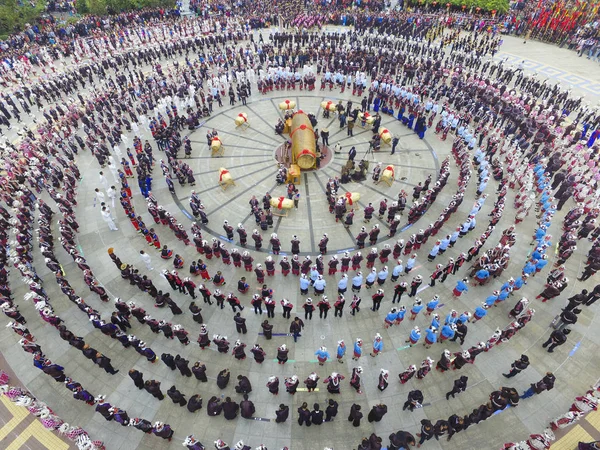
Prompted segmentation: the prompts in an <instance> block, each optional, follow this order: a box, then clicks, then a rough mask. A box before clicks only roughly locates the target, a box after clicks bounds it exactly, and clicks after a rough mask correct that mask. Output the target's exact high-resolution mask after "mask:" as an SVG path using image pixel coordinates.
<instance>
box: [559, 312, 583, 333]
mask: <svg viewBox="0 0 600 450" xmlns="http://www.w3.org/2000/svg"><path fill="white" fill-rule="evenodd" d="M580 313H581V309H579V308H573V309H572V310H569V309H566V308H565V309H563V310H562V312H561V313H560V317H559V320H558V323H557V324H556V329H557V330H563V329H565V328H566V327H568V326H569V325H574V324H576V323H577V319H578V317H577V315H578V314H580Z"/></svg>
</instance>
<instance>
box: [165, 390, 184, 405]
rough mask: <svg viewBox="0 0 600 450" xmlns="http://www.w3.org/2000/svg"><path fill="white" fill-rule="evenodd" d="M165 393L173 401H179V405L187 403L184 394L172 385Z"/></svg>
mask: <svg viewBox="0 0 600 450" xmlns="http://www.w3.org/2000/svg"><path fill="white" fill-rule="evenodd" d="M167 395H168V396H169V397H170V398H171V400H172V401H173V403H179V406H185V405H187V400H186V399H185V395H183V394H182V393H181V392H180V391H179V390H178V389H177V388H176V387H175V386H174V385H173V386H171V387H170V388H169V390H168V391H167Z"/></svg>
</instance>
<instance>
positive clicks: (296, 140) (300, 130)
mask: <svg viewBox="0 0 600 450" xmlns="http://www.w3.org/2000/svg"><path fill="white" fill-rule="evenodd" d="M290 138H292V164H298V166H299V167H300V169H302V170H310V169H313V168H315V167H316V165H317V152H316V143H315V132H314V130H313V127H312V125H311V123H310V119H309V118H308V116H307V115H306V114H305V113H304V112H302V111H298V112H297V113H296V114H294V117H293V118H292V127H291V130H290Z"/></svg>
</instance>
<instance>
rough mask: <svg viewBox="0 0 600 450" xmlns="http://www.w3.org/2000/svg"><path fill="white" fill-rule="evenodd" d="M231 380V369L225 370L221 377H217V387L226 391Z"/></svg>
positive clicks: (220, 374)
mask: <svg viewBox="0 0 600 450" xmlns="http://www.w3.org/2000/svg"><path fill="white" fill-rule="evenodd" d="M229 378H231V373H230V372H229V369H223V370H221V371H220V372H219V375H217V386H219V389H225V388H226V387H227V385H228V384H229Z"/></svg>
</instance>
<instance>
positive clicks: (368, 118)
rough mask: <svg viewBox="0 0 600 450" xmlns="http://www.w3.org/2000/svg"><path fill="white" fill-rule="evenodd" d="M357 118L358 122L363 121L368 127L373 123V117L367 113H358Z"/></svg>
mask: <svg viewBox="0 0 600 450" xmlns="http://www.w3.org/2000/svg"><path fill="white" fill-rule="evenodd" d="M358 118H359V120H360V121H361V122H362V121H363V120H364V121H365V122H367V123H368V124H369V125H370V124H372V123H373V122H375V117H373V116H372V115H371V114H369V113H368V112H365V113H361V112H359V113H358Z"/></svg>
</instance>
